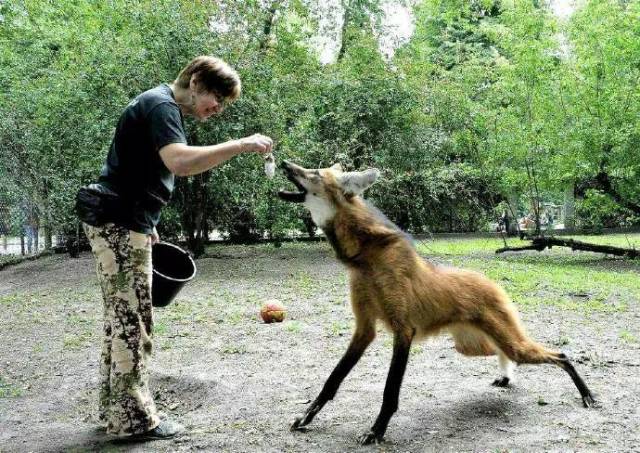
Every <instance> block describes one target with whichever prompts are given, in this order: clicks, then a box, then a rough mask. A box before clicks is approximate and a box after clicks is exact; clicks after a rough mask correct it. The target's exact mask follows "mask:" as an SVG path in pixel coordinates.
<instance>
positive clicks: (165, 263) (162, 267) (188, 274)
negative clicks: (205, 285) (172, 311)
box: [151, 242, 196, 307]
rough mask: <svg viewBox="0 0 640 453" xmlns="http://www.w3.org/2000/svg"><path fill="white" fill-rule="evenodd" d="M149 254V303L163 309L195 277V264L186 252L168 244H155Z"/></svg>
mask: <svg viewBox="0 0 640 453" xmlns="http://www.w3.org/2000/svg"><path fill="white" fill-rule="evenodd" d="M151 252H152V258H151V259H152V262H153V284H152V288H151V303H152V304H153V306H154V307H165V306H167V305H169V303H170V302H171V301H172V300H173V299H174V298H175V297H176V295H177V294H178V293H179V292H180V289H182V287H183V286H184V284H185V283H187V282H188V281H189V280H191V279H192V278H193V277H195V275H196V263H195V262H194V261H193V259H192V258H191V256H190V255H189V254H188V253H187V252H185V251H184V250H182V249H181V248H180V247H178V246H177V245H173V244H169V243H168V242H157V243H156V244H154V246H153V248H152V250H151Z"/></svg>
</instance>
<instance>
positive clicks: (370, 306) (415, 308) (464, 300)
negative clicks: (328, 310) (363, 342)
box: [323, 172, 558, 363]
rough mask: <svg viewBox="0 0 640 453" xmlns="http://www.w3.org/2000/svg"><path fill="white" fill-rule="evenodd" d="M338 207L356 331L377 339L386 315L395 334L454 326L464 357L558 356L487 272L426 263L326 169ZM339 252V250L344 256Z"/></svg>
mask: <svg viewBox="0 0 640 453" xmlns="http://www.w3.org/2000/svg"><path fill="white" fill-rule="evenodd" d="M323 177H324V179H325V184H324V187H325V190H326V195H327V197H328V198H330V199H331V200H332V202H333V203H334V204H335V206H336V208H337V212H336V215H335V217H334V219H333V222H332V223H333V225H332V227H333V231H334V232H335V239H336V242H337V244H334V247H335V246H338V247H340V248H341V249H342V252H343V254H344V256H345V258H346V259H343V261H344V262H345V264H347V266H348V269H349V275H350V281H351V301H352V308H353V312H354V314H355V317H356V336H357V337H359V336H364V337H369V336H371V335H372V334H371V331H372V330H374V328H375V322H376V321H377V320H381V321H382V322H383V323H384V324H385V325H386V326H387V327H388V328H389V329H390V330H391V331H393V332H401V331H405V332H410V331H413V330H414V329H415V334H416V337H417V338H421V337H422V338H424V337H427V336H431V335H434V334H437V333H440V332H441V331H442V330H443V329H447V330H448V331H449V332H450V333H451V334H452V335H453V337H454V340H455V342H456V349H457V350H458V351H459V352H460V353H462V354H465V355H470V356H475V355H492V354H495V353H496V347H498V348H500V349H501V350H502V351H503V352H504V353H505V355H506V356H507V357H508V358H509V359H511V360H513V361H514V362H516V363H545V362H546V363H551V362H554V361H556V360H557V359H558V353H557V352H553V351H550V350H548V349H546V348H544V347H543V346H541V345H540V344H538V343H535V342H534V341H532V340H531V339H530V338H529V337H528V335H527V334H526V332H525V330H524V328H523V326H522V324H521V323H520V320H519V317H518V314H517V311H516V308H515V306H514V305H513V303H512V302H511V300H510V299H509V297H508V296H507V295H506V293H505V292H504V291H503V290H502V288H500V287H499V286H498V285H497V284H495V283H494V282H492V281H491V280H489V279H488V278H486V277H484V276H483V275H481V274H479V273H477V272H472V271H467V270H462V269H455V268H444V267H436V266H434V265H432V264H430V263H428V262H425V261H424V260H423V259H422V258H421V257H420V256H419V255H418V254H417V253H416V251H415V249H414V247H413V245H412V244H411V243H410V242H409V241H408V240H407V239H406V237H405V235H404V234H403V233H402V232H400V231H399V230H397V229H394V228H392V227H391V226H389V225H386V224H385V223H384V222H383V221H382V220H381V219H380V218H379V217H378V216H377V215H376V214H375V213H373V212H372V211H371V210H370V209H369V207H368V206H367V205H366V204H365V203H364V202H363V201H362V199H361V198H360V197H345V196H344V195H343V194H342V192H341V190H340V189H339V187H338V185H337V184H336V182H335V178H334V177H333V175H332V174H331V173H329V172H327V173H325V174H323ZM339 254H340V253H339Z"/></svg>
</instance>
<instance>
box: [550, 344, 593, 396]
mask: <svg viewBox="0 0 640 453" xmlns="http://www.w3.org/2000/svg"><path fill="white" fill-rule="evenodd" d="M558 356H559V359H560V360H558V362H556V363H557V364H558V365H559V366H560V367H562V369H563V370H565V371H566V372H567V373H568V374H569V376H571V379H572V380H573V383H574V384H575V385H576V387H577V388H578V391H579V392H580V396H581V397H582V404H584V407H591V406H593V405H594V404H595V399H594V398H593V394H592V393H591V390H589V387H587V384H585V383H584V381H583V380H582V377H581V376H580V375H579V374H578V372H577V371H576V369H575V368H574V367H573V365H572V364H571V362H570V361H569V358H568V357H567V356H566V355H565V354H562V353H560V354H558Z"/></svg>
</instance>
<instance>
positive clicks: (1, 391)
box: [0, 376, 22, 398]
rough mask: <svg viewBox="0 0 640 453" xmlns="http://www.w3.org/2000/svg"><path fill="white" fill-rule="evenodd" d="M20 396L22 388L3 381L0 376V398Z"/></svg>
mask: <svg viewBox="0 0 640 453" xmlns="http://www.w3.org/2000/svg"><path fill="white" fill-rule="evenodd" d="M18 396H22V389H20V388H19V387H16V386H15V385H13V384H10V383H9V382H7V381H5V380H4V379H3V378H2V376H0V398H15V397H18Z"/></svg>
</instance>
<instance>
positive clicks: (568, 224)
mask: <svg viewBox="0 0 640 453" xmlns="http://www.w3.org/2000/svg"><path fill="white" fill-rule="evenodd" d="M574 190H575V187H574V184H573V183H571V184H568V185H567V187H565V189H564V213H563V216H564V227H565V228H566V229H568V230H572V229H574V228H575V227H576V218H575V217H576V199H575V195H574Z"/></svg>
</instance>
